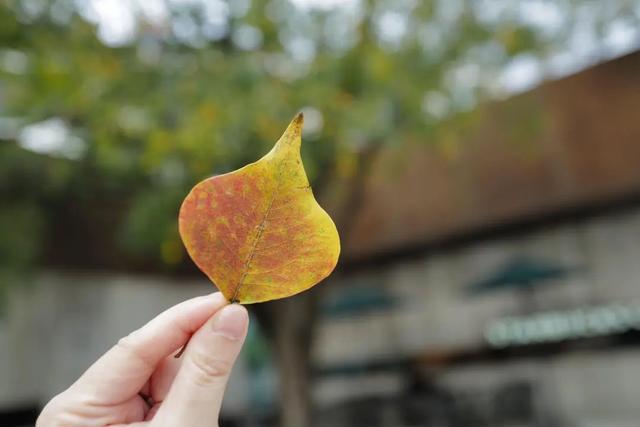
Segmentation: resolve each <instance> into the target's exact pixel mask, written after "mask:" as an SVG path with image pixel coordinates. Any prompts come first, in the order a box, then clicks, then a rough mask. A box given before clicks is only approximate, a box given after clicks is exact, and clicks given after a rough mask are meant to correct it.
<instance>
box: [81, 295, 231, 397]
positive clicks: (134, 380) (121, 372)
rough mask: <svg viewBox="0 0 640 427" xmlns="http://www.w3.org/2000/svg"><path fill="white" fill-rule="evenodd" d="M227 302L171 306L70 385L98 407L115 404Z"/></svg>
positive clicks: (215, 299)
mask: <svg viewBox="0 0 640 427" xmlns="http://www.w3.org/2000/svg"><path fill="white" fill-rule="evenodd" d="M227 304H228V302H227V301H226V299H225V298H224V297H223V296H222V294H221V293H219V292H216V293H215V294H211V295H206V296H202V297H197V298H193V299H190V300H187V301H184V302H182V303H180V304H178V305H175V306H173V307H171V308H169V309H168V310H166V311H164V312H163V313H161V314H159V315H158V316H157V317H156V318H154V319H153V320H151V321H150V322H149V323H147V324H146V325H145V326H143V327H142V328H140V329H138V330H136V331H134V332H132V333H131V334H129V335H128V336H126V337H124V338H122V339H121V340H120V341H118V343H117V344H116V345H115V346H114V347H112V348H111V349H110V350H109V351H108V352H107V353H105V354H104V355H103V356H102V357H101V358H100V359H98V360H97V361H96V362H95V363H94V364H93V365H92V366H91V367H89V369H88V370H87V371H86V372H85V373H84V374H83V375H82V376H81V377H80V378H79V379H78V381H76V383H75V384H73V385H72V386H71V388H72V389H75V390H82V391H84V392H87V393H88V394H89V395H90V396H92V398H93V399H94V400H96V401H97V402H99V403H101V404H105V405H111V404H117V403H120V402H122V401H124V400H127V399H129V398H131V396H134V395H136V394H137V393H138V392H139V391H140V390H141V389H142V387H143V386H144V385H145V383H146V382H147V380H148V379H149V377H150V376H151V374H152V373H153V371H154V370H155V368H156V366H157V365H158V364H159V363H160V361H161V360H162V359H164V358H165V357H167V356H169V355H170V354H172V353H174V352H176V351H177V350H178V349H179V348H180V347H182V346H183V345H185V344H186V342H187V341H188V340H189V338H190V337H191V335H192V334H193V333H194V332H195V331H197V330H198V329H199V328H200V327H201V326H202V325H203V324H204V323H205V322H206V321H207V319H209V318H210V317H211V316H212V315H213V314H214V313H215V312H217V311H218V310H219V309H220V308H222V307H224V306H225V305H227Z"/></svg>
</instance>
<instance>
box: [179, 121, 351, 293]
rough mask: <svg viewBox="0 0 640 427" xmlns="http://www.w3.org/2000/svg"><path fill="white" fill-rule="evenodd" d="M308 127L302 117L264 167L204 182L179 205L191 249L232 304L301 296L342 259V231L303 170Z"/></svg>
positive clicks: (266, 158) (184, 238) (262, 163)
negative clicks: (304, 131)
mask: <svg viewBox="0 0 640 427" xmlns="http://www.w3.org/2000/svg"><path fill="white" fill-rule="evenodd" d="M302 123H303V117H302V114H298V115H297V116H296V117H295V118H294V119H293V121H292V122H291V123H290V124H289V126H288V127H287V129H286V131H285V132H284V134H283V135H282V136H281V137H280V139H279V140H278V142H276V145H275V146H274V147H273V149H272V150H271V151H270V152H269V153H268V154H267V155H265V156H264V157H263V158H261V159H260V160H258V161H257V162H255V163H251V164H249V165H247V166H245V167H243V168H241V169H238V170H236V171H234V172H230V173H227V174H224V175H219V176H215V177H212V178H209V179H206V180H204V181H202V182H200V183H199V184H197V185H196V186H195V187H194V188H193V189H192V190H191V192H190V193H189V195H188V196H187V197H186V199H185V200H184V202H183V204H182V207H181V208H180V215H179V221H178V222H179V228H180V236H181V237H182V241H183V242H184V245H185V247H186V248H187V252H188V253H189V255H190V256H191V258H192V259H193V260H194V262H195V263H196V265H197V266H198V267H199V268H200V269H201V270H202V271H203V272H204V273H205V274H206V275H207V276H208V277H209V278H210V279H211V281H213V283H214V284H215V285H216V286H217V287H218V289H220V291H221V292H222V293H223V295H224V296H225V297H226V298H227V299H228V300H229V301H233V302H235V301H237V302H240V303H247V304H249V303H255V302H262V301H268V300H272V299H277V298H284V297H287V296H290V295H294V294H297V293H299V292H302V291H304V290H306V289H308V288H310V287H312V286H313V285H315V284H316V283H318V282H320V281H321V280H322V279H324V278H325V277H327V276H328V275H329V274H330V273H331V271H333V269H334V268H335V266H336V263H337V262H338V255H339V253H340V239H339V236H338V231H337V230H336V226H335V224H334V223H333V221H332V220H331V217H330V216H329V215H328V214H327V213H326V212H325V211H324V210H323V209H322V208H321V207H320V205H318V202H316V200H315V198H314V197H313V192H312V190H311V187H310V186H309V181H308V179H307V175H306V173H305V171H304V167H303V165H302V159H301V157H300V144H301V138H300V134H301V130H302Z"/></svg>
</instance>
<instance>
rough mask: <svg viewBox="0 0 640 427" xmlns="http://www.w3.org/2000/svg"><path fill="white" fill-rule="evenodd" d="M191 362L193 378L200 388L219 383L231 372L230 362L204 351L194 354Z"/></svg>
mask: <svg viewBox="0 0 640 427" xmlns="http://www.w3.org/2000/svg"><path fill="white" fill-rule="evenodd" d="M190 361H191V365H192V367H193V369H192V374H193V375H191V378H192V380H193V381H194V382H195V383H196V384H197V385H200V386H208V385H211V384H214V383H218V382H219V381H220V379H222V378H225V377H226V376H227V375H229V372H231V363H230V362H228V361H226V360H222V359H220V358H218V357H216V356H213V355H211V354H207V353H205V352H202V351H196V352H194V353H193V354H192V356H191V358H190Z"/></svg>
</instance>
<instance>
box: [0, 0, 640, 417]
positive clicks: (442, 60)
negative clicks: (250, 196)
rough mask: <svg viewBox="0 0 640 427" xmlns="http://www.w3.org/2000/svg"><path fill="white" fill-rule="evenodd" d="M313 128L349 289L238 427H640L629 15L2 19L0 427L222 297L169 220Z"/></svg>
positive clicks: (30, 1) (295, 4) (270, 367)
mask: <svg viewBox="0 0 640 427" xmlns="http://www.w3.org/2000/svg"><path fill="white" fill-rule="evenodd" d="M298 111H303V112H304V114H305V128H304V137H303V140H304V144H303V158H304V161H305V165H306V168H307V171H308V173H309V176H310V179H311V181H312V185H313V188H314V193H315V194H316V197H317V198H318V199H319V200H320V201H321V204H322V205H323V206H325V207H326V208H327V209H328V210H329V211H330V213H331V214H332V216H333V218H334V219H335V221H336V223H337V225H338V228H339V229H340V233H341V239H342V246H343V254H342V259H341V261H340V263H339V266H338V269H337V270H336V272H334V274H333V275H332V276H331V277H330V278H329V279H327V280H326V281H325V282H324V283H323V284H321V285H319V286H317V287H315V288H314V289H313V290H311V291H309V292H306V293H304V294H301V295H299V296H296V297H294V298H289V299H287V300H283V301H278V302H274V303H267V304H260V305H256V306H251V307H249V310H250V312H251V316H252V318H253V319H252V325H251V330H250V337H249V339H248V342H247V345H246V346H245V348H244V350H243V354H242V359H241V361H240V362H239V364H238V366H237V367H236V369H235V370H234V373H233V377H232V381H231V384H230V387H229V393H228V395H227V396H226V401H225V405H224V408H223V419H222V421H221V425H222V426H223V427H227V426H228V427H232V426H238V427H245V426H246V427H254V426H283V427H306V426H316V427H323V426H332V427H340V426H367V427H369V426H372V427H375V426H381V427H382V426H385V427H386V426H392V427H396V426H397V427H410V426H429V427H467V426H468V427H484V426H487V427H489V426H490V427H534V426H546V427H637V425H638V419H640V404H639V399H640V397H639V396H640V286H639V284H640V167H639V164H640V163H639V162H640V2H639V1H637V0H636V1H633V0H609V1H606V2H605V1H600V2H597V1H578V0H556V1H553V0H522V1H516V0H474V1H471V0H469V1H463V0H432V1H424V2H420V1H417V0H397V1H392V0H290V1H287V0H235V1H230V0H229V1H224V0H52V1H46V0H22V1H11V0H0V425H2V426H27V425H32V424H33V421H34V420H35V417H36V416H37V413H38V412H39V410H40V409H41V408H42V406H43V405H44V404H45V403H46V402H47V401H48V399H50V398H51V397H52V396H53V395H55V394H57V393H58V392H60V391H61V390H63V389H64V388H66V387H67V386H68V385H69V384H70V383H71V382H72V381H73V380H74V379H75V378H77V377H78V376H79V375H80V374H81V373H82V372H83V371H84V370H85V369H86V368H87V366H88V365H89V364H90V363H91V362H92V361H93V360H95V359H96V358H97V357H98V356H99V355H100V354H102V353H103V352H104V351H106V350H107V349H108V348H109V347H110V346H111V345H113V343H115V342H116V341H117V339H118V338H120V337H121V336H124V335H126V334H127V333H128V332H129V331H131V330H133V329H135V328H137V327H138V326H140V325H142V324H143V323H144V322H146V321H147V320H148V319H150V318H151V317H153V316H154V315H155V314H156V313H158V312H159V311H161V310H163V309H165V308H166V307H168V306H170V305H172V304H175V303H177V302H179V301H181V300H184V299H187V298H189V297H192V296H194V295H201V294H205V293H208V292H211V291H212V286H211V284H210V283H209V282H208V281H207V280H206V279H205V277H204V276H203V275H202V274H201V273H200V272H199V271H198V270H197V269H196V268H195V267H194V266H193V264H192V263H191V261H190V260H189V259H188V257H187V256H186V254H185V251H184V249H183V247H182V243H181V241H180V239H179V236H178V233H177V220H176V218H177V211H178V208H179V205H180V203H181V201H182V199H183V198H184V196H185V195H186V194H187V192H188V191H189V189H190V188H191V187H192V186H193V185H194V184H195V183H196V182H198V181H200V180H202V179H203V178H205V177H208V176H211V175H214V174H219V173H224V172H228V171H230V170H233V169H235V168H237V167H240V166H242V165H244V164H245V163H247V162H250V161H253V160H255V159H257V158H259V157H260V156H261V155H262V154H263V153H265V152H266V151H267V150H268V149H269V148H270V147H271V146H272V144H273V143H274V142H275V141H276V140H277V138H278V137H279V136H280V134H281V132H282V131H283V130H284V128H285V127H286V125H287V123H288V122H289V120H290V119H291V118H292V117H293V116H294V114H295V113H297V112H298Z"/></svg>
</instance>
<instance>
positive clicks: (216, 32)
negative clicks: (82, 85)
mask: <svg viewBox="0 0 640 427" xmlns="http://www.w3.org/2000/svg"><path fill="white" fill-rule="evenodd" d="M74 1H75V6H76V8H77V9H78V11H79V12H80V14H81V16H83V18H84V19H86V20H87V21H90V22H92V23H94V24H95V25H96V28H97V30H96V31H97V35H98V37H99V38H100V39H101V40H102V41H103V42H104V43H105V44H107V45H111V46H120V45H124V44H127V43H130V42H132V41H133V40H134V39H135V37H136V35H137V31H138V23H139V22H140V21H141V20H144V21H146V22H148V23H150V24H152V25H156V26H158V27H166V26H167V25H170V26H171V30H172V31H173V33H174V34H175V35H176V37H179V38H182V39H184V40H195V39H196V36H198V37H200V38H201V39H202V36H204V38H206V39H209V40H216V39H219V38H221V37H224V36H225V35H226V33H227V31H228V28H227V21H228V18H229V17H241V16H243V15H244V14H246V13H247V11H248V10H249V8H250V6H251V0H233V1H229V2H226V1H223V0H74ZM284 1H287V0H275V1H272V2H271V3H272V4H273V5H277V4H279V3H280V4H282V3H283V2H284ZM288 1H289V2H290V3H291V4H292V5H293V6H294V7H295V8H296V9H297V11H298V12H300V13H301V14H299V15H296V18H295V19H301V17H303V16H304V13H305V12H308V11H310V10H318V9H319V10H323V11H332V12H338V13H336V16H338V18H340V17H342V19H347V20H349V19H357V17H358V16H359V14H360V13H361V12H360V10H361V7H362V4H361V1H362V0H288ZM463 1H464V0H447V1H443V2H440V3H439V5H440V7H439V8H438V10H437V16H436V21H437V22H436V23H437V24H439V25H440V28H438V27H434V26H433V25H432V26H427V27H425V28H421V29H419V31H421V34H422V37H423V38H424V39H425V48H426V49H434V50H435V49H437V48H438V40H439V36H440V34H441V32H442V28H443V27H445V28H446V26H447V22H449V21H450V20H452V19H456V17H457V16H458V14H459V13H460V11H461V10H462V7H463V3H462V2H463ZM568 1H569V0H554V1H549V0H475V1H474V3H473V5H474V12H475V13H476V15H477V16H478V19H480V20H481V21H483V22H484V23H489V24H491V23H497V22H500V21H501V20H504V19H515V20H516V21H518V22H520V23H524V24H527V25H530V26H531V27H533V28H535V29H536V30H537V31H539V32H540V33H541V34H543V35H544V36H545V37H549V38H553V37H555V36H557V35H558V34H559V32H561V31H566V29H567V28H568V27H569V23H568V22H567V20H568V17H569V15H570V14H569V13H568V8H569V7H572V8H575V9H572V13H571V15H573V16H574V17H575V19H576V22H575V25H572V26H571V27H570V28H571V30H570V32H569V33H568V34H567V35H566V36H565V42H564V43H563V44H562V45H561V46H558V47H557V48H556V49H555V50H554V51H553V52H550V53H548V54H547V55H546V57H545V58H541V57H540V56H537V55H534V54H532V53H523V54H521V55H518V56H516V57H514V58H512V59H511V60H510V61H509V62H508V63H507V64H506V65H505V66H504V68H503V69H502V70H501V71H500V72H499V73H497V74H495V75H494V74H493V70H489V71H487V70H486V69H484V68H483V65H482V62H481V61H478V62H476V61H475V59H474V57H471V58H467V59H466V60H465V61H462V62H460V63H458V64H454V65H453V66H452V69H451V70H450V72H449V73H448V75H449V79H448V82H447V84H448V87H449V92H450V93H446V94H445V93H442V92H437V91H431V92H428V93H425V94H424V100H423V105H422V109H423V111H424V112H425V114H427V115H430V116H432V117H433V118H436V119H441V118H444V117H446V116H447V115H448V114H450V113H451V112H454V111H456V109H457V110H458V111H459V110H460V109H463V110H464V109H471V108H473V107H474V106H475V99H474V97H473V95H472V92H473V88H474V87H477V86H479V85H487V86H489V87H488V89H489V93H490V94H492V95H493V97H494V98H497V99H503V98H506V97H509V96H512V95H514V94H517V93H520V92H523V91H527V90H529V89H532V88H534V87H535V86H537V85H539V84H540V83H542V82H543V81H544V80H546V79H556V78H560V77H563V76H566V75H569V74H572V73H575V72H577V71H580V70H582V69H584V68H587V67H589V66H592V65H593V64H595V63H598V62H602V61H604V60H607V59H611V58H614V57H617V56H621V55H623V54H625V53H628V52H631V51H633V50H636V49H638V48H640V23H639V22H638V17H640V2H637V3H638V4H637V5H636V6H635V7H636V10H635V15H636V19H635V20H630V19H625V18H621V17H619V16H616V15H615V7H616V6H617V5H619V4H623V3H624V0H619V1H616V2H613V1H612V2H601V3H598V2H583V3H577V5H576V4H575V3H573V4H571V5H570V4H569V3H568ZM23 4H24V5H25V7H26V8H27V9H28V8H32V9H33V10H34V11H37V9H38V8H39V7H42V6H41V5H42V4H44V2H43V1H42V0H24V3H23ZM381 4H383V5H385V4H386V5H387V7H386V8H382V9H381V11H379V12H377V13H376V14H374V21H375V22H374V24H375V28H376V34H377V36H378V38H379V40H380V41H381V43H382V44H383V46H386V47H387V48H390V49H393V48H394V47H396V46H398V45H400V44H401V42H402V39H403V38H404V37H405V36H406V35H407V33H408V32H409V31H411V30H410V29H409V28H410V25H409V22H410V18H411V10H412V8H414V7H415V5H416V0H396V1H393V2H386V3H385V2H381ZM185 5H188V6H194V7H200V8H202V12H203V17H204V22H205V25H204V26H203V27H198V26H197V25H196V24H195V22H193V21H192V20H191V18H189V17H188V16H178V17H176V16H175V15H174V16H171V13H170V10H169V8H170V7H172V6H185ZM54 12H55V11H54ZM63 12H64V11H60V12H59V13H60V14H61V15H62V14H63ZM269 13H271V14H272V15H274V16H276V15H277V14H278V13H280V14H283V13H284V14H290V11H284V12H283V11H282V10H281V9H280V10H278V8H276V7H271V8H270V10H269ZM607 14H610V15H611V19H609V20H607V18H608V15H607ZM598 18H600V19H602V18H604V20H605V21H606V22H607V25H606V29H605V31H604V35H598V34H597V33H596V32H595V31H594V28H596V26H597V22H596V20H597V19H598ZM343 27H344V25H342V24H341V22H340V21H337V22H336V28H343ZM197 32H202V33H203V34H199V33H198V34H196V33H197ZM334 35H335V36H336V37H334V38H336V40H337V42H338V43H344V42H345V40H346V39H347V37H346V35H345V34H342V33H336V34H334ZM231 38H232V41H233V42H234V43H235V44H236V46H237V47H238V48H240V49H244V50H256V49H259V48H260V47H261V44H262V34H261V33H260V31H259V29H257V28H255V27H252V26H249V25H242V26H240V27H238V28H236V29H235V30H234V33H233V34H231ZM429 43H431V45H430V44H429ZM283 45H284V46H285V49H286V51H287V52H288V54H289V55H290V56H291V57H292V58H293V60H295V61H299V62H304V63H310V62H311V61H312V60H313V57H314V55H315V45H314V43H313V42H312V41H311V40H310V39H309V38H305V36H304V34H299V33H296V32H295V31H294V32H289V33H288V37H286V38H285V39H284V40H283ZM483 49H484V50H486V52H482V51H479V52H476V53H477V54H478V55H480V57H481V56H482V55H486V54H492V46H491V45H489V46H485V47H483ZM498 50H499V49H498ZM494 54H495V53H494ZM22 56H24V55H23V54H22ZM22 56H21V52H17V51H10V50H7V51H4V52H0V67H2V68H4V69H5V70H8V71H10V72H17V73H19V72H20V68H21V64H22V63H24V60H23V59H24V58H22ZM487 73H490V75H489V76H488V77H487V75H486V74H487ZM308 108H312V107H308ZM315 112H316V111H314V113H315ZM314 117H315V116H314ZM317 119H318V120H317V121H318V123H320V127H321V126H322V125H321V123H322V114H321V113H320V112H318V117H317ZM0 130H1V129H0ZM0 137H1V135H0ZM20 141H21V145H22V146H23V147H24V148H27V149H30V150H32V151H38V152H42V153H45V152H48V153H50V154H57V155H60V156H62V157H69V158H75V157H78V156H80V155H81V153H82V151H83V149H82V141H81V140H79V139H77V138H72V136H71V135H70V133H69V129H67V128H66V126H65V124H64V122H62V121H60V120H58V119H55V118H53V119H49V120H46V121H43V122H40V123H35V124H32V125H30V126H27V127H26V128H24V129H23V130H22V131H21V132H20Z"/></svg>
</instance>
